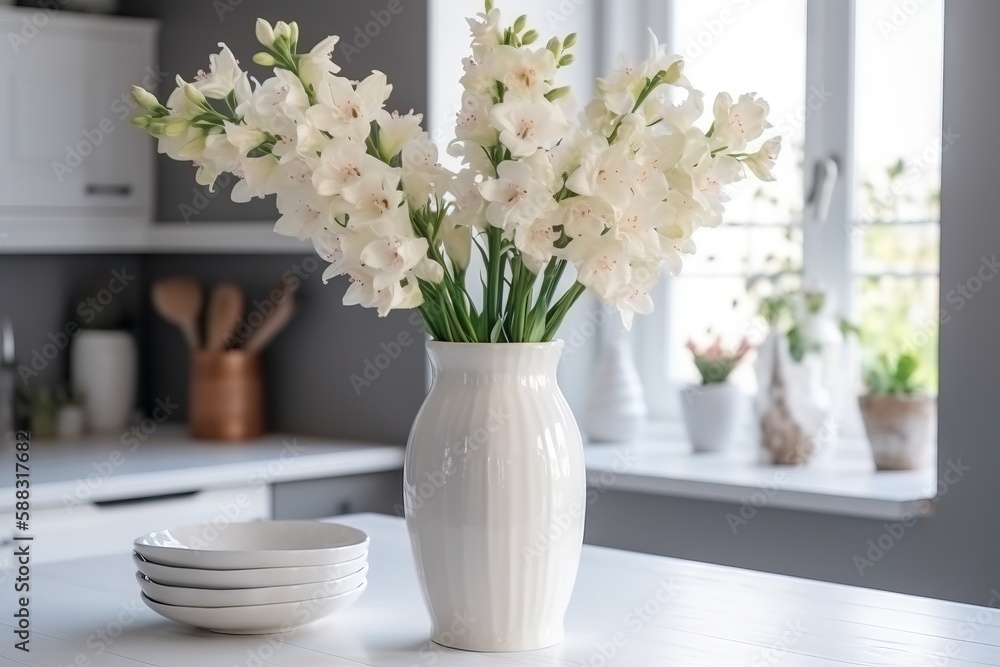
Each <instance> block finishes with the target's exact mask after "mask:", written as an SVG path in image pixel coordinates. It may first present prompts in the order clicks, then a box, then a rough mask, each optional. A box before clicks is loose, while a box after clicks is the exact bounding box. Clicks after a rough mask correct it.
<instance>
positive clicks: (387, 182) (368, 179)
mask: <svg viewBox="0 0 1000 667" xmlns="http://www.w3.org/2000/svg"><path fill="white" fill-rule="evenodd" d="M398 185H399V176H398V175H397V174H395V173H393V172H389V171H387V172H384V173H381V174H379V173H369V174H365V175H363V176H362V177H361V178H359V179H358V180H356V181H354V182H353V183H351V184H350V185H348V186H346V187H345V188H344V189H343V192H342V195H343V197H344V200H345V201H347V202H348V203H350V204H353V207H352V208H351V209H350V216H351V224H352V225H356V224H358V223H366V222H372V221H374V220H378V219H379V218H381V217H383V216H385V215H386V214H388V213H391V212H394V211H395V210H396V209H398V208H399V205H400V204H401V203H402V202H403V193H402V192H400V191H399V189H398V187H397V186H398Z"/></svg>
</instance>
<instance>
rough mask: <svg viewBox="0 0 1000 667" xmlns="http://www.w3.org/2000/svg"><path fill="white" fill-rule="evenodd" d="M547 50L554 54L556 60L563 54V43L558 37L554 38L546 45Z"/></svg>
mask: <svg viewBox="0 0 1000 667" xmlns="http://www.w3.org/2000/svg"><path fill="white" fill-rule="evenodd" d="M545 48H546V49H548V50H549V51H551V52H552V55H554V56H555V57H556V58H558V57H559V54H561V53H562V42H561V41H560V40H559V38H558V37H553V38H552V39H550V40H549V43H548V44H546V45H545Z"/></svg>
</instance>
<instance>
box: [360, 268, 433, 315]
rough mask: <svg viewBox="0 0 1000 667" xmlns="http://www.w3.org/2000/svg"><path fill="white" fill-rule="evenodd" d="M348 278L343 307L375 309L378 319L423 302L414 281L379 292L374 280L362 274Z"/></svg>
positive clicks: (415, 306)
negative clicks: (349, 280) (349, 283)
mask: <svg viewBox="0 0 1000 667" xmlns="http://www.w3.org/2000/svg"><path fill="white" fill-rule="evenodd" d="M350 277H351V285H350V287H348V288H347V292H345V293H344V302H343V303H344V305H345V306H362V307H363V308H376V309H377V310H378V314H379V317H385V316H386V315H388V314H389V313H390V312H391V311H393V310H397V309H408V308H417V307H418V306H420V305H421V304H422V303H423V302H424V297H423V294H421V293H420V287H419V286H418V285H417V282H416V281H412V282H409V283H407V284H406V285H402V284H396V285H392V286H389V287H386V288H384V289H381V290H379V289H375V286H374V284H373V282H374V279H373V278H372V277H371V276H368V275H366V274H364V273H362V272H358V273H355V272H352V273H351V274H350Z"/></svg>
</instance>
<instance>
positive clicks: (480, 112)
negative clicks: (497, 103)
mask: <svg viewBox="0 0 1000 667" xmlns="http://www.w3.org/2000/svg"><path fill="white" fill-rule="evenodd" d="M492 107H493V102H492V101H491V100H490V98H489V96H488V95H478V94H475V93H471V92H469V91H466V92H464V93H462V108H461V109H460V110H459V112H458V114H457V116H456V126H455V139H456V140H457V141H472V142H475V143H477V144H479V145H480V146H492V145H493V144H495V143H496V141H497V131H496V130H495V129H494V128H493V126H492V125H490V109H491V108H492ZM475 150H479V151H480V152H482V151H481V150H480V149H478V148H476V149H475Z"/></svg>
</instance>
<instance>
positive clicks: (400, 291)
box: [134, 0, 780, 651]
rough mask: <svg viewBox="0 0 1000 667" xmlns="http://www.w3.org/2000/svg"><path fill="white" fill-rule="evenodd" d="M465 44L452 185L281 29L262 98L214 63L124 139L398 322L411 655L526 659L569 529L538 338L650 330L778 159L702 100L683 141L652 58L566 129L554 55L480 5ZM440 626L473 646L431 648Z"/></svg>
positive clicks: (552, 615) (565, 562)
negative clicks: (418, 396)
mask: <svg viewBox="0 0 1000 667" xmlns="http://www.w3.org/2000/svg"><path fill="white" fill-rule="evenodd" d="M469 25H470V28H471V32H472V40H471V42H472V43H471V45H470V51H471V52H472V55H471V57H469V58H467V59H465V61H464V64H465V73H464V76H462V79H461V84H462V87H463V98H462V106H461V108H460V110H459V112H458V114H457V123H456V128H455V135H456V137H455V141H452V142H450V144H449V147H450V152H451V153H452V154H453V155H455V156H456V157H460V158H461V159H462V168H461V169H460V170H459V171H458V173H453V172H451V171H450V170H448V169H446V168H445V167H443V166H442V165H441V164H440V163H439V161H438V149H437V147H436V145H435V144H434V143H433V142H432V141H431V139H430V136H429V135H428V133H427V132H425V131H423V130H422V128H421V121H422V117H421V116H420V115H418V114H413V113H410V114H405V115H399V114H394V113H390V112H388V111H387V110H386V109H385V108H384V107H385V103H386V99H387V98H388V97H389V93H390V92H391V90H392V86H390V85H389V84H388V82H387V80H386V76H385V74H383V73H382V72H378V71H376V72H372V73H371V74H370V75H368V76H366V77H364V78H363V79H362V80H361V81H351V80H350V79H348V78H347V77H345V76H340V75H338V73H339V72H340V68H339V67H338V66H337V65H336V64H335V63H334V62H332V60H331V56H332V55H333V54H334V49H335V45H336V44H337V40H338V38H337V37H328V38H326V39H324V40H322V41H321V42H320V43H319V44H317V45H316V46H315V47H313V48H312V49H310V50H308V51H300V49H299V48H298V41H299V29H298V26H297V25H296V24H295V23H294V22H293V23H285V22H279V23H278V24H276V25H271V24H269V23H267V22H266V21H263V20H261V21H258V23H257V30H256V35H257V40H258V41H259V42H260V45H261V49H260V51H259V52H258V53H257V54H255V55H254V56H253V62H254V63H255V64H257V65H259V66H266V67H270V68H273V70H274V76H273V77H270V78H261V79H260V80H259V81H260V82H259V83H258V79H257V78H256V77H250V75H249V74H248V73H246V72H243V71H242V70H241V68H240V65H239V63H238V62H237V61H236V59H235V57H234V55H233V53H232V52H231V51H230V50H229V49H228V48H227V47H223V49H222V51H221V52H220V53H218V54H216V55H215V56H213V58H212V62H211V67H210V68H209V71H208V72H207V73H204V74H203V75H200V76H199V77H198V79H197V80H196V81H193V82H190V83H188V82H185V81H183V80H179V81H178V84H179V85H178V87H177V88H176V89H175V90H174V91H173V92H172V93H171V95H170V97H169V99H168V100H167V103H166V104H161V103H160V102H159V100H157V99H156V97H155V96H154V95H153V94H151V93H149V92H147V91H145V90H142V89H136V90H135V91H134V93H135V98H136V101H137V102H138V103H139V105H141V107H142V108H143V109H144V111H143V113H142V114H141V115H140V116H138V117H136V118H135V119H134V122H135V124H136V125H138V126H140V127H142V128H145V129H146V130H148V131H149V132H150V133H151V134H152V135H153V136H155V137H156V138H157V139H158V140H159V150H160V151H161V152H164V153H166V154H168V155H169V156H170V157H172V158H174V159H179V160H188V161H193V162H194V163H195V164H197V165H198V171H197V175H196V179H197V181H198V182H199V183H202V184H205V185H209V186H211V185H212V184H213V183H214V182H215V181H216V179H217V177H218V176H219V175H220V174H221V173H223V172H228V173H234V174H237V175H238V180H239V183H238V184H237V185H236V186H235V188H234V189H233V198H234V199H236V200H238V201H247V200H249V199H250V198H253V197H265V196H269V195H276V199H277V201H276V204H277V209H278V211H279V213H280V214H281V216H280V217H279V218H278V220H277V222H276V224H275V231H277V232H279V233H281V234H285V235H290V236H296V237H298V238H300V239H303V240H306V239H309V240H311V241H312V243H313V245H314V247H315V248H316V249H317V251H318V252H319V254H320V256H321V257H322V258H323V259H324V260H326V261H327V262H329V264H330V265H329V267H328V268H327V269H326V271H325V272H324V273H323V278H324V280H328V279H331V278H334V277H337V276H343V277H345V282H346V279H349V281H350V286H349V287H348V288H347V292H346V295H345V297H344V302H345V303H346V304H360V305H363V306H367V307H370V308H376V309H377V310H378V313H379V315H383V316H384V315H387V314H388V313H389V312H390V311H392V310H395V309H402V308H414V309H417V310H418V312H419V314H420V316H421V319H422V321H423V323H424V325H425V327H426V329H427V332H428V333H429V334H430V336H431V337H432V338H433V340H432V341H431V342H430V343H429V344H428V346H427V351H428V355H429V357H430V360H431V368H432V371H433V375H434V379H433V382H432V386H431V389H430V392H429V394H428V396H427V398H426V399H425V401H424V404H423V406H422V407H421V409H420V411H419V413H418V414H417V417H416V419H415V421H414V424H413V428H412V430H411V432H410V440H409V443H408V445H407V453H406V466H405V473H404V506H405V508H406V520H407V526H408V528H409V532H410V538H411V539H410V541H411V545H412V548H413V553H414V558H415V561H416V566H417V572H418V576H419V577H420V579H421V588H422V591H423V593H424V596H425V600H426V602H427V605H428V609H429V611H430V616H431V619H432V623H433V630H432V633H433V638H434V640H435V641H437V642H438V643H441V644H444V645H446V646H450V647H453V648H460V649H469V650H478V651H514V650H529V649H539V648H544V647H546V646H551V645H553V644H556V643H558V642H559V641H560V640H561V639H562V637H563V617H564V615H565V612H566V607H567V605H568V603H569V599H570V595H571V593H572V590H573V584H574V581H575V577H576V570H577V565H578V562H579V557H580V549H581V545H582V540H583V519H584V517H583V514H584V513H583V508H584V507H585V506H586V470H585V466H584V459H583V446H582V439H581V436H580V430H579V428H578V426H577V423H576V420H575V418H574V416H573V414H572V412H571V410H570V408H569V406H568V405H567V403H566V400H565V398H564V396H563V394H562V392H561V391H560V389H559V386H558V382H557V379H556V369H557V366H558V363H559V358H560V355H561V353H562V349H563V344H562V342H561V341H558V340H556V334H557V332H558V330H559V327H560V325H561V324H562V322H563V321H564V319H565V318H566V315H567V313H569V311H570V310H571V309H572V308H573V306H574V304H575V303H577V301H578V300H579V299H580V297H581V296H582V295H583V294H584V292H586V291H588V290H590V291H591V292H593V293H594V294H595V295H596V296H597V297H598V298H599V299H600V300H602V301H604V302H605V303H608V304H611V305H612V306H613V307H614V308H616V309H617V310H618V311H619V312H620V313H621V316H622V319H623V322H624V323H625V325H626V326H628V325H629V324H630V323H631V321H632V318H633V315H634V314H635V313H648V312H650V311H651V310H652V298H651V297H650V294H649V292H650V290H651V289H652V288H653V285H654V284H655V283H656V281H657V279H658V277H659V276H660V275H661V273H662V272H664V271H666V270H669V271H672V272H675V273H676V272H678V271H679V270H680V268H681V254H687V253H691V252H693V251H694V243H693V241H692V238H691V235H692V233H693V232H694V230H696V229H697V228H699V227H702V226H715V225H718V224H719V223H720V222H721V221H722V213H723V211H724V208H725V202H726V201H727V200H728V192H727V190H726V188H725V186H727V185H729V184H733V183H735V182H736V181H739V180H742V179H743V178H745V177H746V175H747V174H749V173H752V174H753V175H755V176H757V177H759V178H761V179H763V180H773V177H772V176H771V172H770V170H771V168H772V167H773V166H774V161H775V159H776V157H777V155H778V151H779V149H780V137H773V138H770V139H767V140H764V136H763V135H764V133H765V131H766V130H767V129H768V128H770V127H771V125H770V124H769V123H768V122H767V116H768V113H769V107H768V105H767V103H766V102H764V101H763V100H762V99H760V98H759V97H758V96H756V95H755V94H744V95H740V96H739V97H738V98H737V99H734V98H733V97H731V96H730V95H728V94H725V93H723V94H720V95H719V96H718V97H716V98H715V100H714V101H713V103H712V104H711V109H712V116H713V122H712V124H711V126H710V127H709V128H707V129H705V128H697V127H695V126H694V125H693V123H694V122H695V120H696V119H698V118H700V116H701V115H702V111H703V109H704V107H705V104H704V98H703V94H702V93H701V91H698V90H697V89H695V88H693V87H692V85H691V83H690V82H689V81H688V79H687V77H685V75H684V64H683V61H682V59H681V58H680V57H677V56H672V55H670V54H669V53H668V52H667V51H666V50H665V48H663V47H662V46H660V45H659V44H658V43H656V42H655V40H654V43H653V49H652V53H651V55H650V57H649V58H647V59H646V60H644V61H642V62H639V63H635V64H627V65H625V64H623V66H621V67H619V68H618V69H617V70H616V71H615V72H613V73H612V74H611V75H610V76H608V77H607V78H604V79H601V80H599V81H598V85H597V86H596V89H597V97H596V99H594V100H593V101H592V102H591V103H590V104H588V105H587V107H586V113H583V114H577V113H576V112H575V111H573V110H571V108H570V106H569V103H570V102H571V100H572V96H571V95H570V94H569V93H570V89H569V87H568V86H565V85H562V84H561V82H560V81H559V78H560V70H561V69H562V68H564V67H568V66H569V65H571V64H572V63H573V61H574V59H575V58H576V54H575V53H573V51H574V49H575V48H576V45H577V42H578V38H577V35H576V34H575V33H574V34H569V35H566V36H564V37H563V36H553V37H552V38H551V39H548V40H547V41H546V40H545V38H543V37H541V36H540V35H539V33H538V31H536V30H534V29H532V28H531V27H530V26H529V25H528V17H527V16H519V17H517V18H516V19H515V20H513V21H506V20H504V18H503V17H502V16H501V13H500V10H499V9H497V8H495V7H494V6H493V0H486V3H485V7H484V8H483V11H481V12H479V13H478V14H477V16H476V17H474V18H473V19H471V20H470V21H469ZM585 55H588V56H589V54H585ZM243 62H248V60H247V59H244V60H243ZM679 100H683V101H682V102H680V103H678V101H679ZM758 140H761V141H760V143H758ZM470 257H476V259H477V261H478V260H480V259H481V260H482V262H481V264H472V265H470ZM480 288H481V290H480ZM317 353H319V351H317ZM455 610H461V612H462V613H463V614H466V615H468V616H470V617H474V618H475V619H476V623H474V624H472V626H471V627H469V628H466V629H465V631H464V632H462V633H453V632H451V631H449V629H448V628H449V627H451V626H452V624H453V623H454V613H455Z"/></svg>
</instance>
